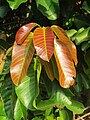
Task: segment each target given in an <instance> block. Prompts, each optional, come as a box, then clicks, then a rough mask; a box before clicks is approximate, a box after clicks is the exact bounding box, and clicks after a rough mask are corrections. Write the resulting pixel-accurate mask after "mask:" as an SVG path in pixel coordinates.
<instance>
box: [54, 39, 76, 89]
mask: <svg viewBox="0 0 90 120" xmlns="http://www.w3.org/2000/svg"><path fill="white" fill-rule="evenodd" d="M54 44H55V50H54V55H55V58H56V62H57V66H58V71H59V82H60V85H61V86H62V87H64V88H68V87H70V86H72V85H73V84H74V77H76V70H75V67H74V62H73V60H72V56H71V54H70V52H69V48H68V46H66V44H65V43H64V42H63V41H62V40H58V39H56V40H55V41H54Z"/></svg>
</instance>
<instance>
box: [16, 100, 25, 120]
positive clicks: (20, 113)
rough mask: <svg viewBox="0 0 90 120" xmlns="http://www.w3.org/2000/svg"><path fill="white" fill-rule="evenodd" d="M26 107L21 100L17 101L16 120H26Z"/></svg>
mask: <svg viewBox="0 0 90 120" xmlns="http://www.w3.org/2000/svg"><path fill="white" fill-rule="evenodd" d="M26 112H27V109H26V107H25V106H24V105H23V104H22V103H21V102H20V100H19V99H17V101H16V105H15V109H14V119H15V120H21V119H22V118H24V119H26Z"/></svg>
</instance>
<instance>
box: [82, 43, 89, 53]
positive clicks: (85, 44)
mask: <svg viewBox="0 0 90 120" xmlns="http://www.w3.org/2000/svg"><path fill="white" fill-rule="evenodd" d="M88 48H90V41H87V42H84V43H83V44H82V46H81V49H82V51H86V50H87V49H88Z"/></svg>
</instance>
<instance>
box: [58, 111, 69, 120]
mask: <svg viewBox="0 0 90 120" xmlns="http://www.w3.org/2000/svg"><path fill="white" fill-rule="evenodd" d="M60 117H61V118H62V120H69V116H68V112H67V111H66V110H64V109H63V110H61V111H60Z"/></svg>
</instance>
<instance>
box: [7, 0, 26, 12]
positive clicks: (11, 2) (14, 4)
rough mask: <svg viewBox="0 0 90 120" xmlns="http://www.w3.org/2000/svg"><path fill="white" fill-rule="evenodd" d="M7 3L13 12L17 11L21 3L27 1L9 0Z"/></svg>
mask: <svg viewBox="0 0 90 120" xmlns="http://www.w3.org/2000/svg"><path fill="white" fill-rule="evenodd" d="M7 2H8V3H9V6H10V8H11V9H12V10H13V9H17V8H18V7H19V5H20V4H21V3H25V2H27V0H7Z"/></svg>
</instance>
